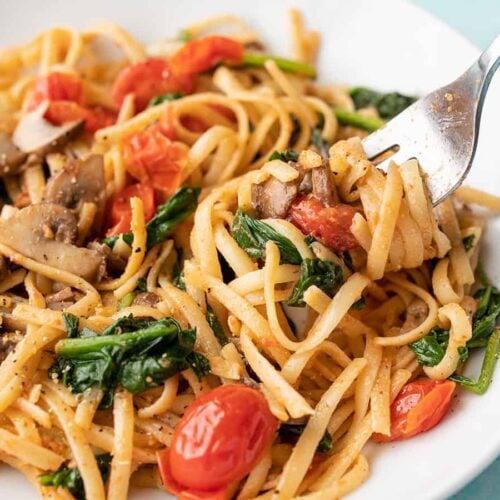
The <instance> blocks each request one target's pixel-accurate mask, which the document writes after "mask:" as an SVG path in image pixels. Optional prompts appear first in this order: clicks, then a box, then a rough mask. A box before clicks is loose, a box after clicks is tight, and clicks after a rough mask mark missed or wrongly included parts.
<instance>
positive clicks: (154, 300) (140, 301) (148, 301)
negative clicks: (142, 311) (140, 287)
mask: <svg viewBox="0 0 500 500" xmlns="http://www.w3.org/2000/svg"><path fill="white" fill-rule="evenodd" d="M158 302H160V297H158V295H156V293H153V292H143V293H139V294H138V295H136V296H135V297H134V301H133V302H132V305H134V306H150V307H154V306H155V305H156V304H158Z"/></svg>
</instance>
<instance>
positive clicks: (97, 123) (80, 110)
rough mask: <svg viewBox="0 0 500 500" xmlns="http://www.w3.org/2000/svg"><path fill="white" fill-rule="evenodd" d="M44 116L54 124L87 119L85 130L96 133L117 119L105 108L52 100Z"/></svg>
mask: <svg viewBox="0 0 500 500" xmlns="http://www.w3.org/2000/svg"><path fill="white" fill-rule="evenodd" d="M44 118H45V119H46V120H48V121H49V122H50V123H53V124H54V125H61V124H62V123H65V122H70V121H74V120H85V130H86V131H87V132H90V133H92V134H93V133H94V132H96V131H97V130H99V129H100V128H104V127H108V126H109V125H112V124H113V123H114V122H115V121H116V115H115V113H113V112H112V111H109V110H107V109H104V108H100V107H96V108H86V107H84V106H81V105H80V104H78V103H76V102H72V101H51V102H50V103H49V106H48V108H47V111H46V112H45V115H44Z"/></svg>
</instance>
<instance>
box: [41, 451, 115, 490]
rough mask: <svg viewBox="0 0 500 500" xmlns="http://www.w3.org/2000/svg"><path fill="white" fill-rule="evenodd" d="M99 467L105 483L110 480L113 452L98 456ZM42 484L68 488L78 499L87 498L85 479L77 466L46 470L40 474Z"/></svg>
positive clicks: (62, 466)
mask: <svg viewBox="0 0 500 500" xmlns="http://www.w3.org/2000/svg"><path fill="white" fill-rule="evenodd" d="M95 458H96V461H97V467H98V468H99V472H100V473H101V476H102V480H103V482H104V483H105V482H106V481H107V480H108V476H109V469H110V464H111V454H109V453H104V454H102V455H97V456H96V457H95ZM38 480H39V481H40V484H41V485H42V486H53V487H54V488H58V487H62V488H66V489H67V490H68V491H69V492H70V493H71V494H72V495H73V496H74V497H75V499H76V500H85V498H86V497H85V489H84V485H83V479H82V476H81V474H80V471H79V470H78V468H77V467H68V466H67V465H61V467H59V469H57V470H56V471H54V472H46V473H44V474H40V475H39V476H38Z"/></svg>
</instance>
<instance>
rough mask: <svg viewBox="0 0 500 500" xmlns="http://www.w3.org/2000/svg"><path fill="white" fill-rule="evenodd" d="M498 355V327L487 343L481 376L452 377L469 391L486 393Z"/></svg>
mask: <svg viewBox="0 0 500 500" xmlns="http://www.w3.org/2000/svg"><path fill="white" fill-rule="evenodd" d="M498 356H500V330H498V329H497V330H495V331H494V332H493V333H492V334H491V336H490V338H489V340H488V344H487V345H486V351H485V353H484V358H483V364H482V366H481V373H480V374H479V378H478V379H477V380H476V381H474V380H472V379H470V378H469V377H465V376H463V375H452V376H451V377H450V379H451V380H454V381H455V382H457V383H458V384H460V385H461V386H462V387H464V388H465V389H468V390H469V391H472V392H475V393H476V394H484V393H485V392H486V391H487V390H488V387H489V386H490V384H491V380H492V378H493V372H494V371H495V366H496V363H497V360H498Z"/></svg>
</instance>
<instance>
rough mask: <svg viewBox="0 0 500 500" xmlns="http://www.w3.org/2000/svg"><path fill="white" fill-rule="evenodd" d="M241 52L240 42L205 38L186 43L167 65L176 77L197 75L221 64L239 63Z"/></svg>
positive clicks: (223, 37) (212, 37)
mask: <svg viewBox="0 0 500 500" xmlns="http://www.w3.org/2000/svg"><path fill="white" fill-rule="evenodd" d="M243 51H244V47H243V44H242V43H241V42H238V41H236V40H233V39H231V38H228V37H225V36H215V35H214V36H207V37H204V38H200V39H198V40H191V41H189V42H187V43H186V45H184V46H183V47H182V48H181V49H179V50H178V51H177V52H176V53H175V54H174V55H173V56H172V57H171V58H170V60H169V63H170V67H171V68H172V71H173V72H174V73H175V74H177V75H182V74H188V75H197V74H199V73H203V72H205V71H209V70H211V69H212V68H214V67H215V66H216V65H217V64H219V63H221V62H227V63H230V64H239V63H241V61H242V59H243Z"/></svg>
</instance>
